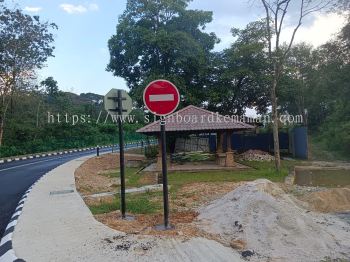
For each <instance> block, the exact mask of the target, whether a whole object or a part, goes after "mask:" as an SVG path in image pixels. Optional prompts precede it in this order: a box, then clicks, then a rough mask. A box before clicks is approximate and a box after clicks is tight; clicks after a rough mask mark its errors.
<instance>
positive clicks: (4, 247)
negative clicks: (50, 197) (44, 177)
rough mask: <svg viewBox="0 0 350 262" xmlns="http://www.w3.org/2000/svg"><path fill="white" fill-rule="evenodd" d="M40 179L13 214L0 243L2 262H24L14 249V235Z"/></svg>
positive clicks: (26, 193)
mask: <svg viewBox="0 0 350 262" xmlns="http://www.w3.org/2000/svg"><path fill="white" fill-rule="evenodd" d="M40 179H41V178H39V179H38V180H37V181H36V182H35V183H34V184H33V185H32V186H31V187H30V188H29V189H28V190H27V191H26V192H25V193H24V195H23V196H22V198H21V199H20V201H19V202H18V205H17V207H16V210H15V212H14V213H13V215H12V217H11V220H10V222H9V223H8V225H7V227H6V229H5V232H4V235H3V237H2V239H1V242H0V262H20V261H21V262H24V260H23V259H19V258H17V257H16V254H15V251H14V250H13V248H12V235H13V232H14V230H15V226H16V225H17V220H18V218H19V216H20V215H21V213H22V209H23V206H24V202H25V201H26V199H27V197H28V195H29V193H30V191H31V190H32V188H33V187H34V186H35V184H36V183H37V182H38V181H39V180H40Z"/></svg>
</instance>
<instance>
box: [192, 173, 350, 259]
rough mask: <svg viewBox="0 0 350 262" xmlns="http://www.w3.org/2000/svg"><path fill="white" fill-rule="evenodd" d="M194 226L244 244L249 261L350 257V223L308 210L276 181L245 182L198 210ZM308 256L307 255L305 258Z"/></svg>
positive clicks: (228, 242) (227, 240)
mask: <svg viewBox="0 0 350 262" xmlns="http://www.w3.org/2000/svg"><path fill="white" fill-rule="evenodd" d="M199 213H200V214H199V216H198V226H199V227H200V228H202V229H204V230H206V231H207V232H209V233H211V234H219V235H220V237H221V238H222V239H223V240H224V241H226V243H227V244H230V243H232V241H233V240H241V241H244V243H246V248H247V249H249V250H252V251H254V254H255V255H254V256H253V257H252V259H251V261H254V260H259V261H266V260H269V261H306V260H307V261H320V260H322V259H324V258H325V257H330V258H346V259H349V258H350V252H349V250H350V238H349V237H348V234H349V232H350V226H349V225H348V224H346V223H345V222H343V221H341V220H339V219H338V218H336V217H335V216H331V215H325V214H318V213H313V212H309V211H307V210H305V209H303V208H301V207H300V206H299V205H298V204H297V203H296V199H294V198H293V197H292V196H290V195H288V194H286V193H285V192H284V191H283V190H282V189H281V188H279V187H278V186H277V185H276V184H274V183H272V182H270V181H268V180H266V179H259V180H256V181H253V182H249V183H246V184H244V185H242V186H240V187H238V188H236V189H235V190H233V191H231V192H229V193H228V194H226V195H225V196H224V197H222V198H221V199H218V200H216V201H214V202H212V203H211V204H210V205H208V206H206V207H203V208H201V209H200V210H199ZM306 258H307V259H306Z"/></svg>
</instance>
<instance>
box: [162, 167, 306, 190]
mask: <svg viewBox="0 0 350 262" xmlns="http://www.w3.org/2000/svg"><path fill="white" fill-rule="evenodd" d="M241 163H242V164H244V165H246V166H250V167H252V169H250V170H220V171H219V170H218V171H202V172H195V173H183V172H173V173H170V174H169V176H168V179H169V184H170V185H174V186H176V187H177V186H182V185H184V184H188V183H194V182H238V181H251V180H255V179H259V178H266V179H269V180H271V181H273V182H282V181H284V178H285V177H286V176H287V175H288V173H289V169H290V168H291V167H292V166H294V165H298V164H299V163H300V162H299V161H282V168H281V171H280V172H279V173H278V172H276V171H275V167H274V162H272V161H271V162H258V161H244V162H241Z"/></svg>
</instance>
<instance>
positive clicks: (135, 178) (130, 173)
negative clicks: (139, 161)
mask: <svg viewBox="0 0 350 262" xmlns="http://www.w3.org/2000/svg"><path fill="white" fill-rule="evenodd" d="M139 169H140V168H136V167H126V168H125V179H126V180H127V181H128V182H127V183H126V184H127V185H126V186H127V187H140V186H143V185H142V184H141V183H139V180H140V178H141V176H140V175H139V174H136V172H137V171H138V170H139ZM102 175H103V176H108V177H113V178H119V177H120V172H119V168H118V169H117V170H115V171H113V172H111V173H106V174H102Z"/></svg>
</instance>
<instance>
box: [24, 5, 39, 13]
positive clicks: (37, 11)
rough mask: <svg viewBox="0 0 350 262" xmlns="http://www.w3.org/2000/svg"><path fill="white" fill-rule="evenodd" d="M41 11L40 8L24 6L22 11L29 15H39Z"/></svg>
mask: <svg viewBox="0 0 350 262" xmlns="http://www.w3.org/2000/svg"><path fill="white" fill-rule="evenodd" d="M41 10H42V7H40V6H26V7H24V11H26V12H29V13H39V12H40V11H41Z"/></svg>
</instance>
